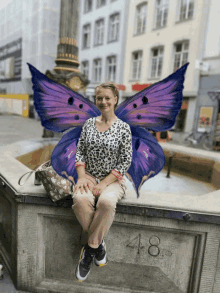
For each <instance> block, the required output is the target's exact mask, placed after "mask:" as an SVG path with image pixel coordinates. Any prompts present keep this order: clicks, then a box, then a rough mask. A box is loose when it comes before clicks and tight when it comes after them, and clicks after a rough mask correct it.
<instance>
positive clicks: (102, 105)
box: [95, 87, 117, 113]
mask: <svg viewBox="0 0 220 293" xmlns="http://www.w3.org/2000/svg"><path fill="white" fill-rule="evenodd" d="M95 101H96V106H97V107H98V109H99V110H100V111H101V112H102V113H107V112H111V111H113V112H114V109H115V104H116V103H117V97H115V96H114V94H113V92H112V90H111V89H108V88H102V87H100V88H98V89H97V90H96V99H95Z"/></svg>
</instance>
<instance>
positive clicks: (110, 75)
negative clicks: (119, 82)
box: [107, 56, 116, 82]
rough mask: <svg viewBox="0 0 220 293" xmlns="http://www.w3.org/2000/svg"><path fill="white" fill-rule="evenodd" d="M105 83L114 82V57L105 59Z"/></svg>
mask: <svg viewBox="0 0 220 293" xmlns="http://www.w3.org/2000/svg"><path fill="white" fill-rule="evenodd" d="M107 81H112V82H115V81H116V56H109V57H108V58H107Z"/></svg>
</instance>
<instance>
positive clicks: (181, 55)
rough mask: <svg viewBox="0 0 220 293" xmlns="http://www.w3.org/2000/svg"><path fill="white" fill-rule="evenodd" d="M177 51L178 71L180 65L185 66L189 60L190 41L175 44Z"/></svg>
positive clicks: (175, 58)
mask: <svg viewBox="0 0 220 293" xmlns="http://www.w3.org/2000/svg"><path fill="white" fill-rule="evenodd" d="M174 50H175V53H174V68H173V70H174V71H176V70H177V69H178V68H179V67H181V66H183V65H184V64H185V63H187V62H188V55H189V41H185V42H181V43H177V44H175V49H174Z"/></svg>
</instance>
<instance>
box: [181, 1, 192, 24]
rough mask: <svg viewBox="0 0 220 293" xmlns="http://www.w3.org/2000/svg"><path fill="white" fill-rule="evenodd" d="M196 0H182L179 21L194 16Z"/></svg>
mask: <svg viewBox="0 0 220 293" xmlns="http://www.w3.org/2000/svg"><path fill="white" fill-rule="evenodd" d="M193 10H194V0H180V9H179V19H178V20H179V21H183V20H186V19H191V18H192V17H193Z"/></svg>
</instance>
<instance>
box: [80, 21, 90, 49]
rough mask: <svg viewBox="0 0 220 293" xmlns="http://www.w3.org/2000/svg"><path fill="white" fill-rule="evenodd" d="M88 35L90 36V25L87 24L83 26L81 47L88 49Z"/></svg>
mask: <svg viewBox="0 0 220 293" xmlns="http://www.w3.org/2000/svg"><path fill="white" fill-rule="evenodd" d="M90 34H91V25H90V24H87V25H84V26H83V38H82V39H83V44H82V47H83V48H84V49H85V48H89V46H90Z"/></svg>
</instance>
